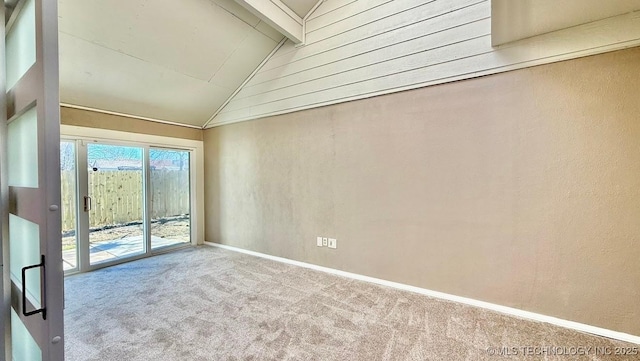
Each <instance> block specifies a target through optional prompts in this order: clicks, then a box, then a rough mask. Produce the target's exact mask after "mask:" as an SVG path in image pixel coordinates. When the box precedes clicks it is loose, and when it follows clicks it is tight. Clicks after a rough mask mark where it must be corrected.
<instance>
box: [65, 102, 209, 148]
mask: <svg viewBox="0 0 640 361" xmlns="http://www.w3.org/2000/svg"><path fill="white" fill-rule="evenodd" d="M60 122H61V123H62V124H64V125H75V126H79V127H90V128H100V129H109V130H119V131H123V132H130V133H141V134H149V135H160V136H165V137H174V138H183V139H191V140H202V130H200V129H195V128H188V127H180V126H176V125H171V124H163V123H158V122H151V121H147V120H142V119H135V118H128V117H123V116H119V115H111V114H105V113H98V112H92V111H89V110H82V109H75V108H68V107H60Z"/></svg>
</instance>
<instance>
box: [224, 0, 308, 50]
mask: <svg viewBox="0 0 640 361" xmlns="http://www.w3.org/2000/svg"><path fill="white" fill-rule="evenodd" d="M236 2H237V3H238V4H240V5H242V7H243V8H245V9H247V10H249V11H250V12H251V13H252V14H253V15H255V16H257V17H258V18H260V20H262V21H264V22H265V23H267V24H269V25H271V27H272V28H274V29H276V30H278V31H279V32H280V33H281V34H283V35H284V36H286V37H287V38H289V39H291V40H292V41H293V42H295V43H301V42H302V41H303V38H302V19H301V18H300V17H299V16H298V15H297V14H296V13H294V12H293V11H292V10H291V9H290V8H289V7H288V6H286V5H284V4H283V3H282V2H281V1H280V0H236Z"/></svg>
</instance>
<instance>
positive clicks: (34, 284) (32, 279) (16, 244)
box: [9, 214, 40, 308]
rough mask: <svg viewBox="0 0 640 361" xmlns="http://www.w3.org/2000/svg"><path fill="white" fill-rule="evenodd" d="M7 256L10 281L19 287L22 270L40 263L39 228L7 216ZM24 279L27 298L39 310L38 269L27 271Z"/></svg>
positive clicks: (18, 218)
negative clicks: (25, 280) (25, 279)
mask: <svg viewBox="0 0 640 361" xmlns="http://www.w3.org/2000/svg"><path fill="white" fill-rule="evenodd" d="M9 256H10V257H11V259H10V262H9V264H10V267H11V279H12V280H13V282H14V283H15V284H17V285H20V284H21V280H22V268H23V267H26V266H31V265H34V264H38V263H40V227H39V226H38V225H37V224H35V223H32V222H29V221H27V220H26V219H23V218H20V217H18V216H16V215H13V214H10V215H9ZM26 278H27V282H26V286H27V290H26V292H25V293H26V294H27V298H28V299H29V301H31V303H33V305H34V306H35V307H37V308H40V268H32V269H30V270H28V271H27V272H26ZM23 292H24V291H23Z"/></svg>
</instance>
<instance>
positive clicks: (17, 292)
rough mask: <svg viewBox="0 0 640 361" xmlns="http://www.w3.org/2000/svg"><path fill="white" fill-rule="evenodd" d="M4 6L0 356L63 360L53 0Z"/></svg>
mask: <svg viewBox="0 0 640 361" xmlns="http://www.w3.org/2000/svg"><path fill="white" fill-rule="evenodd" d="M4 5H5V6H4V8H3V17H4V18H5V23H4V24H3V26H2V33H3V35H4V36H3V39H4V42H3V45H2V47H1V48H0V50H1V52H2V57H0V59H1V60H0V62H1V64H0V66H1V68H2V72H1V74H2V76H0V85H1V86H2V88H4V89H5V91H3V92H2V93H1V94H2V101H1V102H0V120H1V121H0V137H1V138H0V146H1V147H2V149H1V151H0V154H2V156H1V159H0V185H1V187H2V188H1V190H2V198H1V201H2V240H3V241H2V252H3V257H2V259H3V266H2V274H3V289H4V297H3V312H2V319H1V321H2V322H3V326H4V331H5V333H4V334H5V337H4V339H3V341H4V342H3V343H2V347H3V350H2V351H3V353H2V357H3V359H6V360H15V361H39V360H52V361H54V360H55V361H58V360H63V359H64V342H63V309H62V308H63V294H64V292H63V286H64V284H63V271H62V253H61V242H60V228H61V227H60V165H59V162H60V159H59V154H60V148H59V147H60V125H59V122H60V110H59V90H58V24H57V22H58V18H57V2H56V1H55V0H4ZM5 69H6V71H5Z"/></svg>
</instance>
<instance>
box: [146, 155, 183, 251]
mask: <svg viewBox="0 0 640 361" xmlns="http://www.w3.org/2000/svg"><path fill="white" fill-rule="evenodd" d="M189 158H190V157H189V152H188V151H184V150H171V149H157V148H152V149H149V164H150V173H151V177H149V178H150V179H149V180H150V182H149V183H150V195H151V209H150V213H151V248H152V249H159V248H163V247H169V246H173V245H176V244H184V243H189V242H190V241H191V224H190V223H191V222H190V208H191V207H190V206H191V205H190V202H189V194H190V186H189V182H190V177H189V170H190V167H189Z"/></svg>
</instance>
